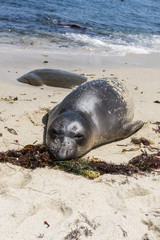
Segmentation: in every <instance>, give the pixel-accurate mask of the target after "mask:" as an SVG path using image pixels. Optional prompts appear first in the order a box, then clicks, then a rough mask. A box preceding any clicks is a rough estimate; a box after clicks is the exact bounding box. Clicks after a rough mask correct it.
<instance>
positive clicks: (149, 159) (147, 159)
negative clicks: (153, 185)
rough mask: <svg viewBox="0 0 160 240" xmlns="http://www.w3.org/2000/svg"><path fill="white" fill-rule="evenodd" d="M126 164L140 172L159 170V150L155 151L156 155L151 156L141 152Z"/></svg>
mask: <svg viewBox="0 0 160 240" xmlns="http://www.w3.org/2000/svg"><path fill="white" fill-rule="evenodd" d="M128 164H130V165H131V166H134V167H137V168H138V169H139V171H142V172H151V171H153V170H160V149H159V150H157V153H153V154H148V153H147V152H146V151H143V152H142V154H141V155H139V156H137V157H134V158H132V159H131V160H130V161H129V163H128Z"/></svg>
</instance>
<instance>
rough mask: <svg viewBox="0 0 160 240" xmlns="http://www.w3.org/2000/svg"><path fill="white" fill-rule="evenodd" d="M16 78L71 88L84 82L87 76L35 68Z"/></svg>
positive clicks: (37, 83)
mask: <svg viewBox="0 0 160 240" xmlns="http://www.w3.org/2000/svg"><path fill="white" fill-rule="evenodd" d="M17 80H18V81H19V82H22V83H28V84H31V85H34V86H42V85H43V84H45V85H48V86H52V87H62V88H73V87H75V86H78V85H80V84H82V83H84V82H86V81H87V78H86V77H84V76H81V75H78V74H75V73H70V72H66V71H62V70H57V69H37V70H34V71H31V72H29V73H27V74H25V75H23V76H22V77H20V78H18V79H17Z"/></svg>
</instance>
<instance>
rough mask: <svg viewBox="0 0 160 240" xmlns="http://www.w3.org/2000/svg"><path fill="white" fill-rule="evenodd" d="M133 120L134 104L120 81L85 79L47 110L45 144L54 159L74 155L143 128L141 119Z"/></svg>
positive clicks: (75, 156) (72, 156)
mask: <svg viewBox="0 0 160 240" xmlns="http://www.w3.org/2000/svg"><path fill="white" fill-rule="evenodd" d="M132 119H133V107H132V104H131V103H130V102H129V98H128V95H127V90H126V89H125V88H124V86H123V85H122V84H120V83H118V82H117V81H116V80H115V79H105V80H103V79H102V80H95V81H91V82H87V83H85V84H83V85H81V86H79V87H78V88H77V89H76V90H74V91H72V92H71V93H70V94H69V95H68V96H66V97H65V98H64V100H63V101H62V102H61V103H60V104H59V105H57V106H56V107H55V108H54V109H53V110H52V111H51V112H50V115H49V118H48V124H47V134H46V143H47V145H48V147H49V150H50V152H51V154H52V155H53V156H54V157H55V158H56V159H61V160H62V159H73V158H77V157H79V156H81V155H83V154H85V153H86V152H88V151H89V150H90V149H91V148H93V147H95V146H98V145H101V144H104V143H108V142H111V141H115V140H118V139H122V138H126V137H128V136H129V135H131V134H132V133H134V132H135V131H137V130H138V129H139V128H141V127H142V125H143V122H142V121H136V122H132Z"/></svg>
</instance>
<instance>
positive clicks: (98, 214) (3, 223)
mask: <svg viewBox="0 0 160 240" xmlns="http://www.w3.org/2000/svg"><path fill="white" fill-rule="evenodd" d="M158 57H159V56H158V55H145V56H140V55H139V56H138V55H137V56H131V55H130V56H126V57H106V56H101V55H99V54H94V55H93V54H92V53H88V52H86V51H84V52H82V51H81V52H80V51H78V52H76V51H75V50H74V51H72V52H70V51H69V49H67V50H65V51H62V50H61V51H58V50H57V49H56V50H48V49H35V48H33V47H32V48H22V47H21V48H20V47H19V48H18V47H13V46H12V47H9V46H3V47H1V59H0V66H1V77H0V98H8V97H9V96H12V97H18V101H14V102H13V103H10V102H7V101H3V100H1V101H0V126H1V128H0V133H2V136H1V137H0V150H1V151H5V150H8V149H20V148H22V147H23V146H25V145H26V144H33V143H35V142H36V143H42V142H43V127H44V126H43V123H42V118H43V116H44V115H45V113H46V109H47V108H49V109H51V108H53V107H54V106H55V105H56V104H57V103H59V102H60V101H61V100H62V99H63V98H64V97H65V96H66V95H67V94H68V93H69V92H70V91H71V90H69V89H62V88H52V87H47V86H43V87H34V86H30V85H27V84H21V83H19V82H17V81H16V79H17V78H18V77H20V76H21V75H23V74H25V73H27V72H29V71H31V70H34V69H36V68H57V69H62V70H67V71H70V72H75V73H79V74H83V73H85V75H89V76H88V78H89V80H92V79H97V78H99V77H103V76H104V77H110V76H112V75H113V74H114V77H117V78H118V80H120V81H122V80H123V81H124V83H125V85H126V86H127V88H128V89H129V92H130V94H131V96H132V97H133V101H134V103H135V120H138V119H141V120H143V121H145V122H146V124H145V126H144V127H143V128H142V129H141V130H140V131H138V132H137V133H135V134H134V137H137V138H139V137H145V138H147V139H150V140H152V141H153V142H154V145H153V146H155V147H159V146H160V140H159V137H160V135H159V134H158V133H155V132H154V131H153V130H152V128H154V127H155V125H154V124H153V123H154V122H156V121H160V104H156V103H154V101H155V100H160V79H159V77H160V68H159V67H160V62H158ZM44 61H48V62H49V63H48V64H44V63H43V62H44ZM6 127H7V128H13V129H14V130H15V131H16V132H17V135H14V134H11V133H10V132H9V131H8V130H7V128H6ZM132 137H133V136H132ZM119 145H122V146H119ZM124 148H125V149H130V148H136V146H135V145H134V144H132V143H131V137H129V138H127V139H125V140H121V141H118V142H113V143H110V144H106V145H104V146H101V147H99V148H96V149H94V150H92V151H90V152H89V153H88V154H87V156H90V157H92V156H94V157H98V158H99V159H102V160H105V161H108V162H116V163H120V162H121V163H124V162H125V163H127V162H128V161H129V160H130V159H131V158H132V157H134V156H137V155H138V154H140V150H139V151H131V152H126V153H122V149H124ZM159 184H160V178H159V175H158V173H156V174H149V175H147V176H144V175H141V176H140V175H137V176H134V177H126V176H122V175H118V176H116V175H109V174H108V175H103V176H101V177H99V178H97V179H95V180H88V179H86V178H84V177H82V176H76V175H73V174H68V173H65V172H63V171H60V170H53V169H48V168H45V169H36V170H34V171H31V170H27V169H23V168H21V167H17V166H13V165H11V164H2V163H1V164H0V239H1V240H10V239H14V240H15V239H16V240H22V239H23V240H32V239H33V240H34V239H45V240H61V239H67V240H69V239H79V240H81V239H82V240H83V239H84V240H85V239H89V240H90V239H96V240H97V239H99V240H108V239H109V240H122V239H129V240H147V239H149V240H159V239H160V187H159ZM47 223H48V224H49V225H47ZM69 233H72V234H70V235H68V234H69ZM67 235H68V237H66V236H67ZM87 235H88V236H87ZM65 237H66V238H65ZM147 237H148V238H147Z"/></svg>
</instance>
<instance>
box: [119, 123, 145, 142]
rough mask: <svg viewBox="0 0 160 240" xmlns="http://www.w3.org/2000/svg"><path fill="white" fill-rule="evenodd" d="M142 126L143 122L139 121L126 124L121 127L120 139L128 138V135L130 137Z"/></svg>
mask: <svg viewBox="0 0 160 240" xmlns="http://www.w3.org/2000/svg"><path fill="white" fill-rule="evenodd" d="M143 124H144V122H143V121H140V120H138V121H135V122H131V123H126V124H125V125H124V126H123V130H122V138H126V137H129V136H130V135H132V134H133V133H135V132H136V131H138V130H139V129H140V128H141V127H142V126H143Z"/></svg>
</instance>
